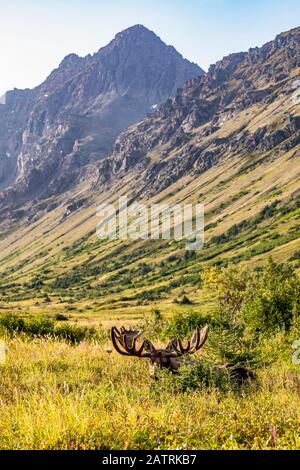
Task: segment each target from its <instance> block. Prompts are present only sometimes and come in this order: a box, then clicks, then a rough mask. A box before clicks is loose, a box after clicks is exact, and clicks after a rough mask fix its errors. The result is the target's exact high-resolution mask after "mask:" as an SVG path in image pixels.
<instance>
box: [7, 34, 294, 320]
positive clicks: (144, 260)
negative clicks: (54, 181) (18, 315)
mask: <svg viewBox="0 0 300 470" xmlns="http://www.w3.org/2000/svg"><path fill="white" fill-rule="evenodd" d="M299 79H300V28H299V29H296V30H293V31H290V32H287V33H283V34H280V35H279V36H278V37H277V38H276V39H275V40H274V41H272V42H270V43H268V44H266V45H265V46H263V47H262V48H259V49H253V50H250V51H249V52H248V53H241V54H234V55H231V56H229V57H227V58H224V59H223V60H222V61H220V62H219V63H217V64H216V65H215V66H213V67H212V68H211V69H210V71H209V73H208V74H207V75H205V76H203V77H201V78H199V79H195V80H192V81H190V82H189V83H187V85H186V86H185V87H184V88H183V89H182V90H180V91H179V92H178V93H177V94H176V96H175V97H174V98H172V99H170V100H167V102H166V103H164V104H163V105H162V106H160V107H159V108H158V109H157V110H156V111H155V112H154V113H153V114H151V115H150V116H148V117H147V118H145V119H144V120H143V121H142V122H140V123H138V124H135V125H133V126H132V127H131V128H129V129H127V130H126V131H125V132H124V133H122V135H121V136H120V137H119V138H118V140H117V142H116V144H115V145H114V148H113V151H112V153H111V155H110V156H109V157H108V158H106V159H105V160H103V161H101V162H96V163H95V164H91V166H90V171H91V173H92V176H93V177H92V178H91V177H88V175H87V174H85V177H84V178H83V179H82V180H81V181H80V183H79V184H78V185H77V186H76V188H75V190H74V191H73V192H69V193H66V194H65V195H64V196H63V197H62V198H60V199H59V200H58V201H56V203H57V207H56V208H55V209H53V210H50V211H48V212H47V213H42V212H41V213H40V214H39V213H38V211H36V217H37V218H36V220H35V221H32V222H31V224H30V225H28V224H26V223H25V222H26V221H25V220H24V219H20V221H19V222H18V225H16V226H15V227H14V229H12V230H11V232H10V233H6V234H5V235H4V236H3V238H2V240H1V241H0V249H1V253H2V261H1V271H2V276H1V285H0V292H1V297H0V300H1V308H2V309H3V310H5V309H10V310H13V311H15V310H16V311H17V310H18V309H21V310H22V311H24V312H26V313H28V312H29V313H40V312H44V311H45V310H47V311H49V313H55V312H65V313H66V312H67V313H71V314H72V311H71V312H70V311H69V309H70V302H71V303H72V310H74V312H73V315H74V318H76V319H78V318H86V316H88V315H89V313H88V312H91V313H93V314H94V317H93V318H95V319H96V318H97V316H98V315H99V317H101V316H102V315H103V314H104V313H105V312H106V313H108V314H109V315H111V316H116V317H118V316H119V315H121V314H123V313H124V312H126V313H128V312H129V313H130V314H132V315H133V317H134V318H136V317H139V316H142V315H143V313H144V312H147V311H148V310H149V309H150V308H151V307H152V306H153V305H155V304H156V305H159V306H160V308H162V309H165V310H166V311H170V310H172V309H173V308H174V303H173V301H174V299H178V298H180V297H181V296H182V295H183V293H185V294H187V295H188V297H189V298H190V299H191V300H192V301H193V302H194V304H195V305H199V304H201V305H202V307H203V302H204V303H205V299H202V298H201V295H202V294H201V291H199V286H201V272H202V270H203V268H204V267H205V266H207V265H210V264H217V265H226V264H228V263H230V262H233V263H237V264H243V263H251V264H252V265H253V266H259V264H260V263H261V262H262V261H263V260H264V258H265V257H266V256H268V255H270V254H271V255H272V256H273V257H274V259H275V260H277V261H289V262H291V263H293V264H294V265H295V266H296V267H298V268H300V264H299V259H300V244H299V239H300V223H299V220H300V190H299V179H300V138H299V133H300V102H299V99H298V98H297V91H295V90H296V88H297V86H299V85H297V84H298V83H299ZM121 194H123V195H124V194H127V195H128V196H129V197H131V198H133V199H137V200H140V201H146V202H147V204H151V203H153V202H156V203H157V202H162V201H163V202H164V203H169V204H174V203H184V202H190V203H196V202H200V203H204V204H205V212H206V231H205V236H206V240H205V246H204V249H203V250H199V251H197V252H187V251H186V250H185V241H175V240H170V241H169V240H137V241H132V240H127V241H119V240H116V241H110V242H103V241H101V240H98V239H97V237H96V233H95V232H96V225H97V223H98V221H99V219H98V218H97V217H96V216H95V212H96V207H97V206H98V205H99V203H102V202H111V203H113V202H115V201H116V200H117V198H118V196H119V195H121ZM45 296H49V297H50V299H51V302H49V300H47V297H45ZM45 298H46V301H45ZM87 311H88V312H87Z"/></svg>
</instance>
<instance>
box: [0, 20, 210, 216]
mask: <svg viewBox="0 0 300 470" xmlns="http://www.w3.org/2000/svg"><path fill="white" fill-rule="evenodd" d="M201 73H203V72H202V70H201V69H200V68H199V67H198V66H197V65H195V64H192V63H190V62H188V61H187V60H185V59H183V57H182V56H181V55H180V54H179V53H178V52H177V51H176V50H175V49H174V48H173V47H171V46H166V45H165V44H164V43H163V42H162V41H161V40H160V39H159V38H158V37H157V36H156V35H155V34H154V33H153V32H151V31H149V30H148V29H146V28H145V27H143V26H141V25H136V26H133V27H131V28H129V29H127V30H125V31H123V32H121V33H119V34H117V35H116V37H115V38H114V39H113V40H112V41H111V42H110V44H108V45H107V46H106V47H103V48H102V49H100V50H99V51H98V52H97V53H96V54H94V55H92V56H91V55H89V56H87V57H84V58H81V57H78V56H77V55H76V54H70V55H69V56H67V57H66V58H65V59H64V60H63V61H62V62H61V64H60V65H59V67H58V69H56V70H54V71H53V72H52V73H51V75H50V76H49V77H48V78H47V79H46V81H45V82H44V83H43V84H41V85H40V86H38V87H37V88H35V89H34V90H23V91H22V90H15V91H11V92H8V93H7V94H6V104H4V105H0V124H1V126H0V127H1V131H0V132H1V134H0V189H2V190H4V189H5V188H7V187H8V186H11V188H9V189H8V190H7V191H5V192H4V194H2V197H1V199H0V203H1V205H2V207H3V206H5V205H6V204H9V207H10V209H12V208H13V207H17V206H21V205H22V204H23V203H24V202H26V201H30V200H33V199H43V198H47V197H49V196H52V195H56V194H59V193H61V192H63V191H65V190H66V189H69V188H70V187H71V186H72V185H73V184H74V182H75V181H76V178H77V177H78V176H79V175H80V171H81V168H82V167H83V166H85V165H87V164H89V163H91V162H95V161H97V160H101V159H103V158H104V157H105V156H106V155H107V153H108V152H109V151H110V149H111V146H112V144H113V143H114V141H115V139H116V137H117V136H118V135H119V134H120V132H121V131H122V130H123V129H125V128H126V127H128V126H129V125H131V124H133V123H135V122H137V121H139V120H140V119H142V118H143V117H145V116H146V114H148V113H150V112H152V111H153V109H154V108H153V107H155V106H157V104H159V103H162V102H163V101H165V100H166V99H167V98H168V97H170V96H171V95H172V94H174V93H175V92H176V90H177V88H179V87H180V86H182V85H183V84H184V83H185V81H186V80H188V79H190V78H193V77H196V76H198V75H200V74H201Z"/></svg>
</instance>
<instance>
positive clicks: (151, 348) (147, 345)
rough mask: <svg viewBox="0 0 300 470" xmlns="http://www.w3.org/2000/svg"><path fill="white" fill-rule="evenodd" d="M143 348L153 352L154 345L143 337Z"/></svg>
mask: <svg viewBox="0 0 300 470" xmlns="http://www.w3.org/2000/svg"><path fill="white" fill-rule="evenodd" d="M144 350H145V351H146V352H148V353H153V352H154V351H155V347H154V346H153V344H152V343H151V341H149V340H148V339H145V341H144Z"/></svg>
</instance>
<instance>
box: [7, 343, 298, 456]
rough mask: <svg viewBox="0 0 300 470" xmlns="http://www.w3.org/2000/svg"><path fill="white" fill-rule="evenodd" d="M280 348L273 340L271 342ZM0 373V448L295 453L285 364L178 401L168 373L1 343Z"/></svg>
mask: <svg viewBox="0 0 300 470" xmlns="http://www.w3.org/2000/svg"><path fill="white" fill-rule="evenodd" d="M278 341H279V342H281V341H282V339H280V338H279V340H278ZM6 344H7V360H6V364H5V365H2V366H0V367H1V382H0V448H1V449H269V448H278V449H296V448H298V449H299V448H300V394H299V391H300V375H299V369H298V368H297V367H299V366H295V365H293V364H292V363H291V361H286V362H284V363H278V364H275V365H273V366H269V367H267V368H265V369H261V370H260V371H259V373H258V376H259V377H258V383H256V384H252V385H250V386H248V387H245V388H244V389H243V390H241V391H239V392H237V391H234V390H229V391H227V392H221V391H220V390H218V389H215V388H212V389H210V390H207V389H200V388H199V389H194V390H190V391H186V392H180V391H179V389H178V387H177V386H176V380H175V379H174V378H173V377H170V376H169V374H168V373H166V374H163V376H162V378H161V380H159V381H156V382H155V381H152V380H151V379H150V377H149V375H148V366H147V361H146V360H139V359H135V358H123V357H121V356H119V355H117V354H116V353H112V354H109V353H107V352H106V350H105V349H106V345H107V344H106V342H103V343H101V344H99V343H93V342H84V343H81V344H80V345H78V346H70V345H68V344H66V343H64V342H59V341H55V340H49V339H34V340H26V339H20V338H13V339H8V340H7V342H6Z"/></svg>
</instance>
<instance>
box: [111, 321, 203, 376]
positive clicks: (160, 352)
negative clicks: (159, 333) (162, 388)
mask: <svg viewBox="0 0 300 470" xmlns="http://www.w3.org/2000/svg"><path fill="white" fill-rule="evenodd" d="M141 333H142V332H141V331H139V330H127V329H125V328H124V327H121V328H120V330H119V329H118V328H117V327H115V326H113V327H112V329H111V339H112V343H113V345H114V348H115V349H116V351H118V353H120V354H122V355H123V356H135V357H139V358H143V357H145V358H149V359H150V375H151V377H152V378H154V379H157V370H158V369H159V368H167V369H169V370H170V371H171V372H172V373H173V374H178V372H179V368H180V366H181V364H182V362H183V356H186V355H188V354H193V353H194V352H196V351H198V350H199V349H200V348H202V346H203V345H204V343H205V341H206V339H207V336H208V326H205V327H204V328H202V329H201V330H200V328H198V329H197V330H195V331H194V333H193V335H192V337H191V339H190V340H189V341H188V343H187V346H186V347H184V345H183V344H182V341H181V339H180V338H176V339H173V340H172V341H170V342H169V344H168V345H167V347H166V348H163V349H157V348H155V347H154V346H153V344H152V343H151V341H149V340H147V339H145V340H144V341H143V343H142V344H141V346H140V347H137V345H136V340H137V338H138V337H139V336H140V335H141Z"/></svg>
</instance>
